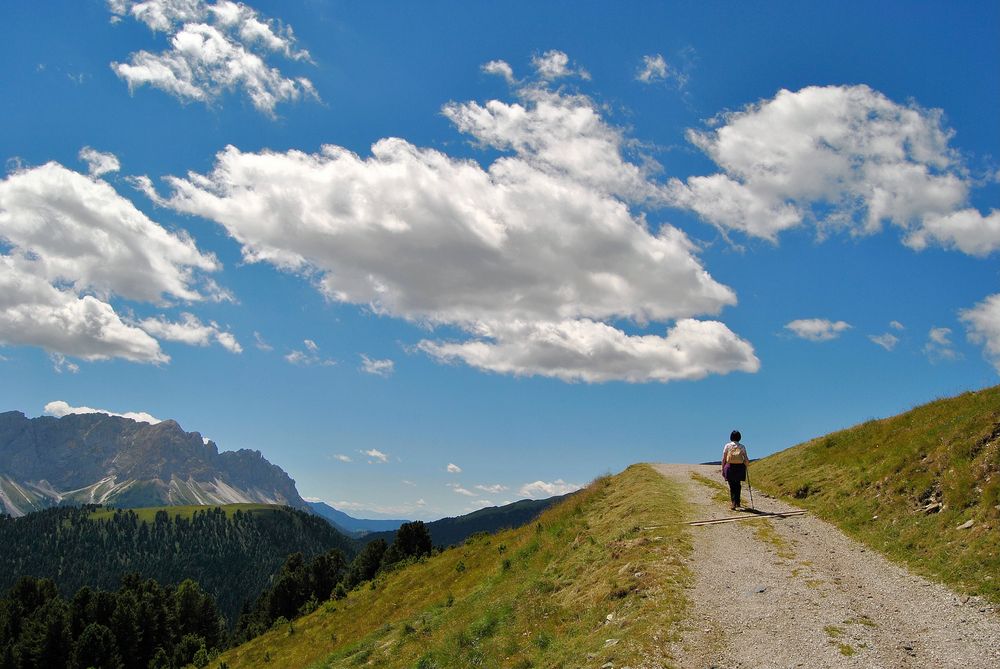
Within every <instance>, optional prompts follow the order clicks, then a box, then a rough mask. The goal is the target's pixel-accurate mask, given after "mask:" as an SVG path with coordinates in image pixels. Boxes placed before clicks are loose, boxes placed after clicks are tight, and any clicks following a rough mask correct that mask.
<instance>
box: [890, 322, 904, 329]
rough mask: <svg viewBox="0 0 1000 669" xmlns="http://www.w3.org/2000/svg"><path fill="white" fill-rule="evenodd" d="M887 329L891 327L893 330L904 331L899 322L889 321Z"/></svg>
mask: <svg viewBox="0 0 1000 669" xmlns="http://www.w3.org/2000/svg"><path fill="white" fill-rule="evenodd" d="M889 327H891V328H892V329H893V330H905V329H906V326H905V325H903V324H902V323H900V322H899V321H889Z"/></svg>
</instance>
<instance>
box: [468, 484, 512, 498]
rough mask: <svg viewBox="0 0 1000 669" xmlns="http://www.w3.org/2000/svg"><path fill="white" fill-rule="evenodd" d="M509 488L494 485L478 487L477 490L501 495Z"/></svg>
mask: <svg viewBox="0 0 1000 669" xmlns="http://www.w3.org/2000/svg"><path fill="white" fill-rule="evenodd" d="M507 489H508V488H507V486H505V485H501V484H499V483H494V484H493V485H477V486H476V490H482V491H483V492H488V493H489V494H491V495H499V494H500V493H502V492H503V491H505V490H507Z"/></svg>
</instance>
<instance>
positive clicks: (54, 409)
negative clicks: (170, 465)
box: [43, 400, 160, 425]
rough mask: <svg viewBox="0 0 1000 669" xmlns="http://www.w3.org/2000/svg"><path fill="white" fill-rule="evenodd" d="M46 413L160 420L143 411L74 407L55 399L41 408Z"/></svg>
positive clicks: (143, 420)
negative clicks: (97, 414)
mask: <svg viewBox="0 0 1000 669" xmlns="http://www.w3.org/2000/svg"><path fill="white" fill-rule="evenodd" d="M43 411H44V412H45V414H46V415H48V416H55V417H56V418H62V417H63V416H68V415H69V414H73V413H104V414H108V415H109V416H119V417H121V418H131V419H132V420H134V421H137V422H139V423H149V424H151V425H155V424H157V423H159V422H160V419H159V418H156V417H155V416H152V415H150V414H148V413H146V412H145V411H126V412H125V413H115V412H114V411H108V410H107V409H92V408H90V407H74V406H70V405H69V404H68V403H66V402H64V401H63V400H55V401H53V402H49V403H48V404H46V405H45V408H44V409H43Z"/></svg>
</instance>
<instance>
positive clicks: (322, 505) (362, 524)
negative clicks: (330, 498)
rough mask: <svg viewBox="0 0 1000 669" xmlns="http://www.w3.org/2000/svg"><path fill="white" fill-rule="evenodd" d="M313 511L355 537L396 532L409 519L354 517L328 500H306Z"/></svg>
mask: <svg viewBox="0 0 1000 669" xmlns="http://www.w3.org/2000/svg"><path fill="white" fill-rule="evenodd" d="M306 504H308V505H309V508H310V509H312V511H313V513H315V514H316V515H318V516H322V517H323V518H326V519H327V521H328V522H329V523H330V524H331V525H333V526H334V527H335V528H337V529H338V530H340V531H341V532H343V533H344V534H347V535H349V536H353V537H361V536H364V535H366V534H368V533H370V532H395V531H396V530H397V529H398V528H399V526H400V525H402V524H403V523H407V522H409V521H408V520H382V519H378V520H369V519H365V518H354V517H353V516H349V515H347V514H346V513H344V512H343V511H340V510H338V509H335V508H333V507H332V506H330V505H329V504H327V503H326V502H306Z"/></svg>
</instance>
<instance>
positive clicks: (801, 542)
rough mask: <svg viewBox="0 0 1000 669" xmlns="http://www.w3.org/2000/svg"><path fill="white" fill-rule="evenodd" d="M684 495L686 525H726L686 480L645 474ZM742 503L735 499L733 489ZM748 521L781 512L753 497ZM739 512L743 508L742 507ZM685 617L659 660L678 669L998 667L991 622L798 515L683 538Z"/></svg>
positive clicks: (722, 508) (721, 509) (986, 611)
mask: <svg viewBox="0 0 1000 669" xmlns="http://www.w3.org/2000/svg"><path fill="white" fill-rule="evenodd" d="M655 467H656V469H657V470H658V471H660V472H661V473H662V474H663V475H664V476H667V477H669V478H671V479H673V480H675V481H677V482H678V483H681V484H682V485H684V486H685V487H686V489H687V493H688V494H687V498H688V499H689V500H690V502H691V505H692V510H693V513H694V514H695V516H696V518H697V519H708V518H721V517H726V516H732V515H735V514H734V513H733V512H730V511H729V506H728V491H727V492H726V495H727V501H726V502H721V501H718V500H716V499H713V496H714V495H716V493H717V492H718V491H717V490H716V489H713V488H711V487H709V486H708V485H706V484H705V483H701V482H698V481H696V480H694V479H693V478H692V474H693V473H698V474H701V475H702V476H704V477H707V478H709V479H712V480H714V481H718V482H720V483H722V479H721V478H720V476H719V474H718V467H714V466H705V465H655ZM744 495H746V491H745V490H744ZM754 501H755V502H756V506H757V508H758V509H759V510H763V511H790V510H793V507H791V506H789V505H787V504H784V503H782V502H779V501H777V500H775V499H769V498H766V497H765V496H764V495H762V494H760V493H759V492H755V495H754ZM746 503H748V502H747V499H746V498H744V504H746ZM691 533H692V536H693V542H694V554H693V560H692V565H691V566H692V567H693V569H694V571H695V582H694V585H693V586H692V588H693V589H692V590H690V591H689V592H688V594H689V595H690V597H691V600H692V602H693V610H692V612H691V615H690V617H689V619H688V621H687V624H686V627H685V631H684V635H683V638H682V640H681V642H680V643H678V644H675V645H674V647H673V648H672V649H671V652H672V653H673V655H674V657H676V658H677V664H678V666H680V667H683V668H684V669H707V668H708V667H718V668H720V669H722V668H725V669H736V668H743V669H750V668H753V669H765V668H772V667H773V668H781V669H786V668H790V667H807V668H808V667H866V668H867V667H884V668H885V669H898V668H908V669H915V668H917V667H928V668H931V667H934V668H935V669H936V668H938V667H960V668H961V669H987V668H990V669H993V668H996V667H1000V614H998V612H997V611H996V610H995V609H994V608H993V607H991V606H990V605H989V604H988V603H986V602H984V601H980V600H978V599H976V598H972V599H969V598H967V597H961V596H959V595H956V594H955V593H953V592H952V591H950V590H948V589H947V588H945V587H943V586H941V585H937V584H935V583H931V582H930V581H927V580H925V579H923V578H920V577H918V576H914V575H912V574H910V573H908V572H907V571H906V570H904V569H903V568H901V567H899V566H897V565H895V564H892V563H891V562H889V561H888V560H886V559H885V558H883V557H881V556H880V555H877V554H875V553H874V552H872V551H871V550H868V549H866V548H864V547H863V546H861V544H859V543H857V542H855V541H853V540H852V539H849V538H847V537H846V536H845V535H844V534H842V533H841V532H840V531H839V530H837V529H836V528H834V527H833V526H831V525H829V524H827V523H825V522H823V521H821V520H818V519H817V518H815V517H812V516H810V515H805V516H798V517H789V518H784V519H771V520H763V519H757V520H750V521H737V522H733V523H725V524H719V525H708V526H703V527H692V528H691Z"/></svg>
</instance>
